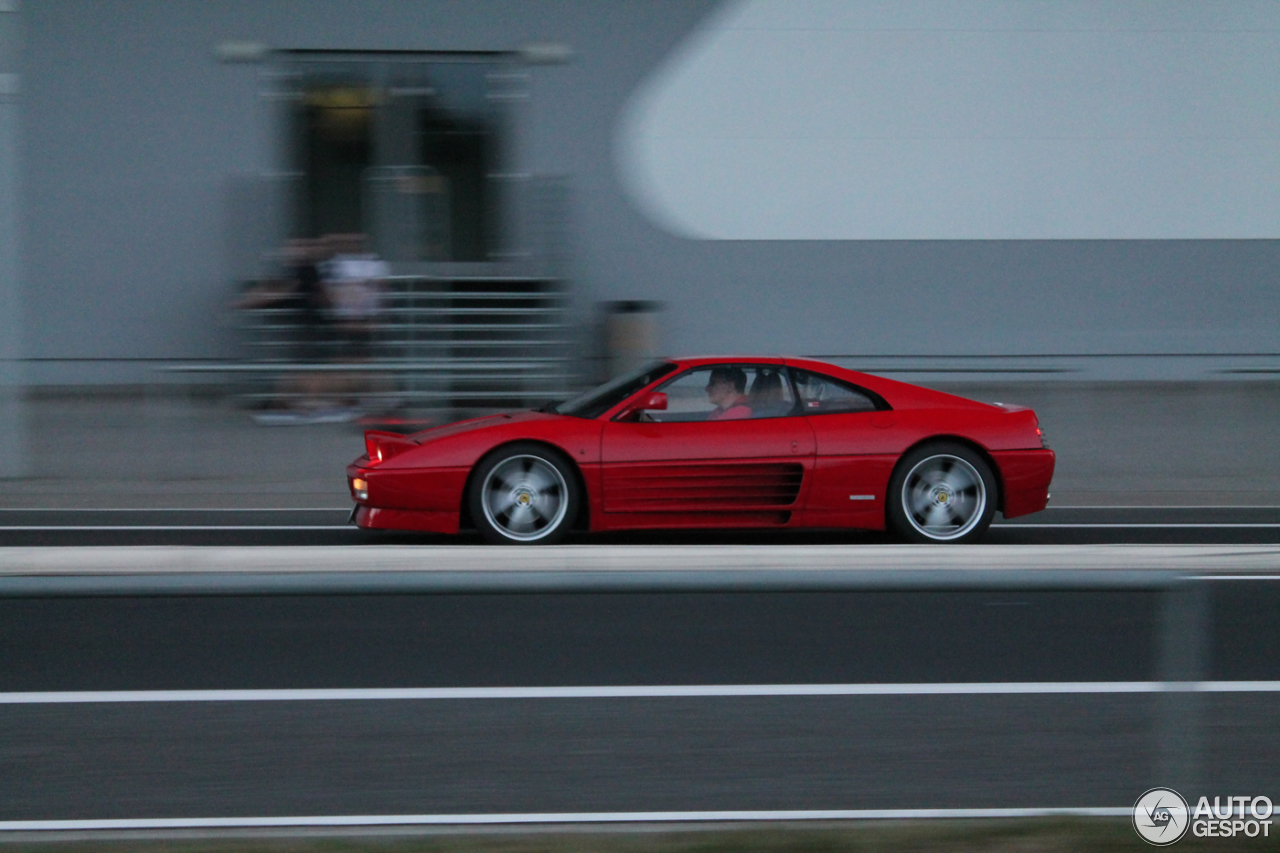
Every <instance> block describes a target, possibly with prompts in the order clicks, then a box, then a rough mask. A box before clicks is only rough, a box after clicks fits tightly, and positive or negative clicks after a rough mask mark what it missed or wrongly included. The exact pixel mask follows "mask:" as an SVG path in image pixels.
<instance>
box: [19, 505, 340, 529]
mask: <svg viewBox="0 0 1280 853" xmlns="http://www.w3.org/2000/svg"><path fill="white" fill-rule="evenodd" d="M349 511H350V510H348V512H349ZM348 527H350V528H351V529H353V530H354V529H355V528H354V527H351V526H350V525H346V524H337V523H335V524H22V525H18V524H0V531H5V530H14V531H19V532H25V533H33V532H47V531H54V530H65V531H102V530H110V531H121V530H150V531H162V530H346V529H348Z"/></svg>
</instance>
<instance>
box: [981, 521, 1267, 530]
mask: <svg viewBox="0 0 1280 853" xmlns="http://www.w3.org/2000/svg"><path fill="white" fill-rule="evenodd" d="M991 526H992V527H1035V528H1055V529H1066V528H1120V529H1126V530H1131V529H1134V528H1138V527H1143V528H1146V527H1194V528H1219V527H1280V524H1271V523H1268V524H1218V523H1211V522H1207V523H1203V524H1194V523H1189V524H1147V523H1141V524H1068V523H1066V522H1062V523H1058V524H1022V523H1019V522H1016V521H1004V522H1000V523H999V524H993V525H991Z"/></svg>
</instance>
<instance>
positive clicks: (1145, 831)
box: [1133, 788, 1191, 847]
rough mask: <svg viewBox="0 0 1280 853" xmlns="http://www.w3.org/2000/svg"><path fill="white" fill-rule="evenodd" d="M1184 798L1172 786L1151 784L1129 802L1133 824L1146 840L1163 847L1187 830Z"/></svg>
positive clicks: (1187, 822)
mask: <svg viewBox="0 0 1280 853" xmlns="http://www.w3.org/2000/svg"><path fill="white" fill-rule="evenodd" d="M1190 825H1191V815H1190V814H1189V813H1188V811H1187V801H1186V800H1184V799H1182V795H1181V794H1179V793H1178V792H1177V791H1175V790H1173V789H1172V788H1152V789H1151V790H1150V791H1147V792H1146V793H1145V794H1143V795H1142V796H1141V797H1138V801H1137V802H1136V803H1134V804H1133V828H1134V829H1135V830H1137V832H1138V835H1140V836H1141V837H1142V840H1143V841H1145V842H1147V843H1148V844H1154V845H1156V846H1157V847H1164V846H1166V845H1168V844H1172V843H1173V842H1175V841H1177V840H1178V839H1180V838H1181V837H1182V836H1184V835H1186V834H1187V827H1188V826H1190Z"/></svg>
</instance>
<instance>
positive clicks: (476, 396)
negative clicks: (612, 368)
mask: <svg viewBox="0 0 1280 853" xmlns="http://www.w3.org/2000/svg"><path fill="white" fill-rule="evenodd" d="M242 316H243V334H244V339H245V344H246V349H247V353H248V355H247V358H246V359H245V360H243V361H240V362H232V363H224V364H212V365H210V364H204V365H190V366H180V367H177V368H171V369H174V370H177V371H183V372H192V373H225V374H227V375H229V376H235V377H237V378H238V380H239V381H240V384H241V386H242V387H241V389H240V393H241V395H242V396H243V397H244V399H246V400H247V401H249V402H251V403H252V404H256V405H261V404H263V403H264V401H276V402H277V403H279V404H282V405H291V404H295V403H298V402H300V401H301V400H302V399H303V398H306V397H308V396H315V395H317V394H325V393H328V392H329V390H331V391H332V394H333V395H334V396H335V397H337V396H345V397H348V398H351V397H355V398H358V399H359V401H360V403H359V404H360V405H361V407H363V408H374V409H376V408H391V407H399V408H413V407H419V406H432V407H440V406H445V407H449V406H458V405H463V404H465V405H468V406H476V405H481V406H484V405H490V406H523V405H538V404H540V403H543V402H546V401H548V400H551V399H562V398H564V397H566V396H569V395H570V394H572V393H573V389H574V387H575V385H576V384H577V382H576V379H577V377H576V370H577V359H576V356H575V352H576V349H577V347H576V342H575V335H574V334H573V330H574V328H575V324H574V323H573V322H572V321H571V319H570V317H569V300H568V296H567V293H566V292H565V290H564V287H563V283H562V282H561V281H559V280H557V279H555V278H552V277H536V276H530V277H522V276H510V275H493V276H471V277H469V276H450V277H431V276H410V275H396V276H391V277H389V278H388V279H387V280H386V289H385V291H384V293H383V299H382V306H381V309H380V311H379V313H378V316H377V319H376V321H375V322H373V323H371V324H370V325H369V327H368V330H367V332H364V333H362V338H363V340H362V341H361V342H360V343H359V344H354V343H353V342H352V337H351V336H350V335H349V333H348V332H344V330H343V329H342V327H340V326H339V325H337V324H334V323H330V322H316V318H315V317H314V315H309V314H308V312H307V310H306V306H305V305H304V304H303V303H302V300H301V297H297V296H286V297H282V298H281V299H280V300H278V301H276V302H274V303H272V304H270V305H268V306H265V307H260V308H252V309H246V310H244V311H243V312H242ZM326 376H329V377H333V379H331V380H325V379H324V377H326ZM326 383H327V384H328V386H329V390H326Z"/></svg>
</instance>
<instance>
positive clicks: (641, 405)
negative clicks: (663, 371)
mask: <svg viewBox="0 0 1280 853" xmlns="http://www.w3.org/2000/svg"><path fill="white" fill-rule="evenodd" d="M666 407H667V395H666V394H664V393H662V392H661V391H654V392H653V393H652V394H649V395H647V396H644V397H638V398H636V401H635V402H634V403H632V404H631V405H629V406H627V407H626V408H625V409H623V410H622V411H621V412H620V413H618V416H617V418H615V420H622V419H623V418H628V417H630V416H631V415H635V414H638V413H639V412H643V411H655V412H656V411H661V410H662V409H665V408H666Z"/></svg>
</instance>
